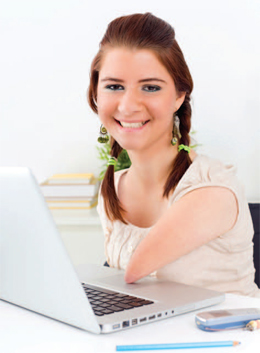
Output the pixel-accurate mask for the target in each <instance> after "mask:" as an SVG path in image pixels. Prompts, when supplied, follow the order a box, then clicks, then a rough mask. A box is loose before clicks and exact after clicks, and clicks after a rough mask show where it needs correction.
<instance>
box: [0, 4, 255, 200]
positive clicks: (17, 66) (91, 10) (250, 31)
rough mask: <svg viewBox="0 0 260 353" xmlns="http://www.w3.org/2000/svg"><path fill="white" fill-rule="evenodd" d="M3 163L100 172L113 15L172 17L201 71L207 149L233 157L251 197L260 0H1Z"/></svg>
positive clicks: (198, 82) (199, 107)
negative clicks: (101, 87)
mask: <svg viewBox="0 0 260 353" xmlns="http://www.w3.org/2000/svg"><path fill="white" fill-rule="evenodd" d="M0 1H1V2H0V20H1V24H0V33H1V34H0V40H1V43H0V48H1V49H0V50H1V55H0V77H1V79H0V97H1V98H0V102H1V103H0V117H1V128H0V141H1V145H0V148H1V149H0V165H8V166H18V165H20V166H25V165H26V166H29V167H31V168H32V170H33V171H34V173H35V175H36V177H37V178H38V180H39V181H41V180H43V179H45V178H46V177H48V176H49V175H50V174H53V173H56V172H83V171H93V172H95V173H96V174H98V173H99V166H100V162H99V161H98V160H97V153H96V145H97V143H96V138H97V136H98V131H99V122H98V118H97V117H96V116H95V115H94V114H93V113H92V111H91V110H90V108H89V107H88V105H87V103H86V99H85V96H86V89H87V86H88V77H89V67H90V63H91V60H92V58H93V56H94V54H95V53H96V52H97V50H98V43H99V41H100V39H101V37H102V35H103V33H104V31H105V28H106V26H107V24H108V22H109V21H110V20H112V19H113V18H115V17H117V16H120V15H124V14H130V13H134V12H146V11H150V12H152V13H154V14H155V15H157V16H159V17H162V18H163V19H165V20H166V21H168V22H170V23H171V24H172V25H173V27H174V28H175V30H176V37H177V40H178V42H179V44H180V46H181V48H182V50H183V52H184V54H185V56H186V59H187V62H188V65H189V67H190V70H191V73H192V75H193V78H194V82H195V88H194V94H193V109H194V115H193V129H194V130H196V131H197V134H196V139H197V141H198V142H199V143H201V144H202V147H200V148H199V150H198V151H199V152H201V153H206V154H209V155H212V156H215V157H217V158H220V159H222V160H223V161H225V162H228V163H230V162H231V163H234V164H235V165H236V166H237V168H238V176H239V178H240V179H241V181H242V182H243V183H244V184H245V187H246V195H247V197H248V200H249V201H259V200H260V187H259V180H260V174H259V152H260V146H259V144H260V133H259V130H260V123H259V121H260V120H259V71H258V63H259V62H260V55H259V45H258V44H257V43H258V38H259V34H260V31H259V25H258V24H257V22H260V21H259V18H258V17H257V14H259V10H260V5H259V2H258V1H255V0H250V1H245V0H244V1H240V0H218V1H217V2H216V1H215V2H213V1H207V0H196V1H194V0H182V1H180V0H169V1H165V0H160V1H151V0H149V1H146V0H144V1H140V0H132V1H131V3H130V2H126V1H125V2H123V1H119V0H110V1H108V2H106V1H97V0H96V1H94V2H93V1H89V2H88V1H86V0H45V1H43V0H42V1H34V0H31V1H29V0H23V1H20V0H9V1H4V0H0Z"/></svg>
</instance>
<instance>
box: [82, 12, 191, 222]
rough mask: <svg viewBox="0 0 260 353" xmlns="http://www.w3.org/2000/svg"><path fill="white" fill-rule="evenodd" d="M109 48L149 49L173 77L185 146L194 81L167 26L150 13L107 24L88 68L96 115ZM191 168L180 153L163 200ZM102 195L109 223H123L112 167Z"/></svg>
mask: <svg viewBox="0 0 260 353" xmlns="http://www.w3.org/2000/svg"><path fill="white" fill-rule="evenodd" d="M110 47H111V48H112V47H113V48H114V47H128V48H137V49H150V50H152V51H153V52H154V54H155V55H156V56H157V58H158V60H159V61H160V62H161V63H162V64H163V65H164V66H165V68H166V69H167V70H168V72H169V74H170V75H171V76H172V78H173V81H174V83H175V87H176V89H177V91H178V92H185V93H186V95H185V99H184V102H183V104H182V105H181V107H180V108H179V109H178V111H177V112H176V115H178V117H179V119H180V133H181V138H180V140H179V144H184V145H187V146H188V145H189V144H190V138H189V131H190V128H191V106H190V94H191V92H192V89H193V81H192V77H191V74H190V71H189V69H188V66H187V64H186V61H185V59H184V56H183V53H182V51H181V49H180V47H179V45H178V43H177V42H176V39H175V32H174V29H173V28H172V27H171V26H170V25H169V24H168V23H167V22H165V21H163V20H162V19H160V18H158V17H155V16H154V15H152V14H151V13H145V14H133V15H129V16H123V17H119V18H116V19H115V20H113V21H112V22H110V24H109V25H108V28H107V31H106V33H105V35H104V37H103V39H102V41H101V43H100V49H99V52H98V53H97V55H96V56H95V58H94V60H93V62H92V65H91V73H90V85H89V90H88V101H89V105H90V107H91V108H92V110H93V111H94V112H95V113H98V107H97V103H96V102H97V86H98V75H99V70H100V66H101V60H102V58H103V56H104V51H105V49H107V48H110ZM169 143H170V141H169ZM110 144H111V152H110V154H111V156H113V157H115V158H117V157H118V155H119V154H120V152H121V151H122V147H121V146H120V145H119V144H118V143H117V141H115V139H114V138H113V137H111V138H110ZM190 164H191V159H190V157H189V154H188V153H187V152H186V151H184V150H181V151H180V152H179V153H178V154H177V156H176V158H175V159H174V161H173V165H172V170H171V173H170V175H169V176H168V179H167V181H166V183H165V186H164V192H163V196H164V197H168V196H169V193H170V192H171V191H172V190H173V189H174V188H175V187H176V185H177V183H178V182H179V180H180V179H181V177H182V176H183V174H184V173H185V171H186V170H187V169H188V167H189V166H190ZM101 194H102V196H103V198H104V207H105V211H106V213H107V216H108V218H109V219H110V220H112V221H113V220H120V221H122V222H124V223H126V221H125V220H124V218H123V216H122V211H124V210H123V208H122V206H121V205H120V202H119V199H118V197H117V195H116V191H115V186H114V167H113V166H109V167H108V168H107V171H106V173H105V176H104V180H103V182H102V186H101Z"/></svg>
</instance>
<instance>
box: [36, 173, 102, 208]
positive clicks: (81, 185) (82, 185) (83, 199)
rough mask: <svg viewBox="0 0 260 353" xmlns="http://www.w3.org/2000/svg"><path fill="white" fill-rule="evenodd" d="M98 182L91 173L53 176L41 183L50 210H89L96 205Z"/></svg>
mask: <svg viewBox="0 0 260 353" xmlns="http://www.w3.org/2000/svg"><path fill="white" fill-rule="evenodd" d="M99 184H100V183H99V181H98V179H97V178H95V176H94V174H92V173H85V174H81V173H80V174H74V173H73V174H55V175H53V176H51V177H50V178H48V179H47V180H46V181H45V182H43V183H42V184H41V185H40V186H41V190H42V193H43V195H44V197H45V200H46V201H47V204H48V206H49V208H50V209H90V208H92V207H95V206H96V205H97V196H98V189H99Z"/></svg>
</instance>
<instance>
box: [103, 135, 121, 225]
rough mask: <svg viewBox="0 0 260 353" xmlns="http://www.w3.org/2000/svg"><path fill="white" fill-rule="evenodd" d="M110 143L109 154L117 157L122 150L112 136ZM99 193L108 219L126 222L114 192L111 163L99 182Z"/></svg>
mask: <svg viewBox="0 0 260 353" xmlns="http://www.w3.org/2000/svg"><path fill="white" fill-rule="evenodd" d="M110 145H111V151H110V155H111V156H112V157H115V158H118V156H119V154H120V153H121V151H122V147H121V146H120V145H119V144H118V143H117V141H116V140H115V139H114V138H113V137H111V138H110ZM101 194H102V195H103V198H104V207H105V211H106V214H107V215H108V217H109V219H111V220H112V221H113V220H116V219H119V220H120V221H121V222H123V223H126V221H125V220H124V218H123V216H122V211H124V209H123V208H122V206H121V205H120V201H119V199H118V196H117V194H116V189H115V182H114V166H113V165H109V166H108V167H107V170H106V173H105V176H104V179H103V181H102V184H101Z"/></svg>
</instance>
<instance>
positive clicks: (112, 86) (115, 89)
mask: <svg viewBox="0 0 260 353" xmlns="http://www.w3.org/2000/svg"><path fill="white" fill-rule="evenodd" d="M106 89H109V90H111V91H122V90H123V89H124V87H123V86H121V85H107V86H106Z"/></svg>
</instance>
